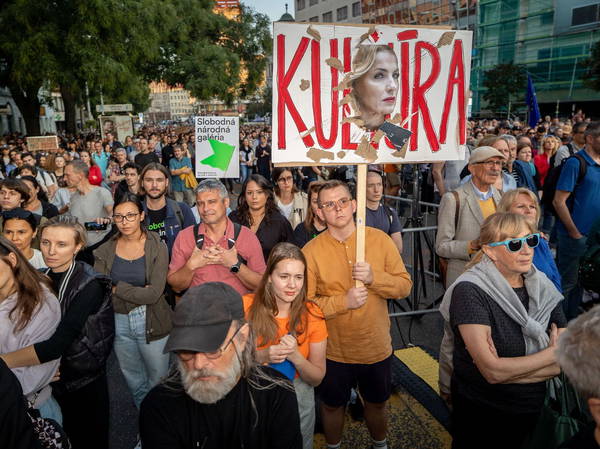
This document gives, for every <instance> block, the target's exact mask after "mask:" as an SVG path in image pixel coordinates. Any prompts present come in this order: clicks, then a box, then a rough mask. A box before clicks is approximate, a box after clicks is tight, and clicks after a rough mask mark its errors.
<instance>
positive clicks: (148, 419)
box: [140, 282, 302, 449]
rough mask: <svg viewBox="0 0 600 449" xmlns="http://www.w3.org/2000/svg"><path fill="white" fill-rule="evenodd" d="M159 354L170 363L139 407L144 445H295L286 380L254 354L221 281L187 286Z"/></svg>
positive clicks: (209, 448)
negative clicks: (166, 354)
mask: <svg viewBox="0 0 600 449" xmlns="http://www.w3.org/2000/svg"><path fill="white" fill-rule="evenodd" d="M165 352H172V353H174V354H175V358H176V364H174V365H173V369H172V371H171V373H170V375H169V376H167V378H166V379H165V380H164V381H163V382H162V383H160V384H159V385H157V386H156V387H154V388H153V389H152V390H151V391H150V393H148V395H147V396H146V398H145V399H144V401H143V402H142V406H141V409H140V437H141V441H142V447H144V449H154V448H156V449H164V448H169V449H178V448H181V449H184V448H190V447H197V448H203V449H216V448H218V449H221V448H241V447H243V448H248V449H259V448H285V449H300V448H301V447H302V437H301V434H300V419H299V417H298V405H297V403H296V394H295V393H294V389H293V386H292V384H291V383H289V381H287V380H286V379H285V378H284V377H283V376H282V375H281V374H279V373H278V372H277V371H275V370H274V369H272V368H270V367H268V366H261V365H258V364H257V363H256V359H255V356H254V355H255V354H254V353H255V342H254V338H253V334H252V329H251V327H250V325H249V324H248V323H247V322H246V321H245V319H244V307H243V303H242V297H241V296H240V294H239V293H238V292H236V291H235V290H234V289H233V288H232V287H230V286H229V285H227V284H224V283H222V282H208V283H206V284H203V285H201V286H197V287H193V288H190V289H189V290H188V291H187V293H186V294H185V295H184V296H183V298H182V299H181V301H180V302H179V303H178V304H177V307H176V308H175V313H174V315H173V329H172V330H171V334H170V335H169V339H168V341H167V344H166V346H165Z"/></svg>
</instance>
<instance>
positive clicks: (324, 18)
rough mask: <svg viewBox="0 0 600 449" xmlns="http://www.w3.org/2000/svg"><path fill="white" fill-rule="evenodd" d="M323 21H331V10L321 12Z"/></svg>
mask: <svg viewBox="0 0 600 449" xmlns="http://www.w3.org/2000/svg"><path fill="white" fill-rule="evenodd" d="M323 22H333V11H329V12H326V13H325V14H323Z"/></svg>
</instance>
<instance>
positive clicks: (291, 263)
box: [244, 243, 327, 449]
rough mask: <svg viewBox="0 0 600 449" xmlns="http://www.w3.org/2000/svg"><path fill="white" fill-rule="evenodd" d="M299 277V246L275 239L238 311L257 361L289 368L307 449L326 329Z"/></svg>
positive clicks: (301, 266)
mask: <svg viewBox="0 0 600 449" xmlns="http://www.w3.org/2000/svg"><path fill="white" fill-rule="evenodd" d="M305 280H306V260H305V259H304V255H303V254H302V251H300V249H299V248H298V247H297V246H295V245H292V244H291V243H279V244H277V245H276V246H275V247H274V248H273V249H272V250H271V254H270V255H269V260H268V261H267V269H266V271H265V274H264V275H263V278H262V280H261V283H260V285H259V286H258V288H257V289H256V293H255V294H248V295H245V296H244V311H245V313H246V319H247V320H248V321H249V322H250V323H251V325H252V329H253V331H254V334H255V335H256V339H257V354H256V357H257V359H258V361H259V363H263V364H272V365H277V366H281V365H286V364H287V365H289V366H288V368H289V367H291V368H292V369H294V370H295V375H292V376H293V378H294V380H293V382H294V388H295V390H296V397H297V399H298V410H299V414H300V428H301V431H302V440H303V444H304V448H306V449H308V448H312V446H313V432H314V426H315V404H314V387H316V386H317V385H319V384H320V383H321V380H322V379H323V376H324V375H325V350H326V347H327V328H326V326H325V320H324V319H323V314H322V313H321V310H320V309H319V307H318V306H317V305H316V304H314V303H313V302H311V301H308V299H307V297H306V283H305ZM292 376H290V377H292Z"/></svg>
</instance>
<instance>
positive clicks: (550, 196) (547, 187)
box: [542, 153, 587, 215]
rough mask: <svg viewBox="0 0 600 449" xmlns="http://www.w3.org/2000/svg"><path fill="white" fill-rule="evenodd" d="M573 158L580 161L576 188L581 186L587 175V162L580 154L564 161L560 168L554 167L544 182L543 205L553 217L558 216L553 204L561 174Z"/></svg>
mask: <svg viewBox="0 0 600 449" xmlns="http://www.w3.org/2000/svg"><path fill="white" fill-rule="evenodd" d="M571 158H576V159H577V160H578V161H579V175H578V176H577V182H576V183H575V186H578V185H579V184H581V182H582V181H583V178H585V175H586V173H587V162H586V161H585V159H584V157H583V156H582V155H581V154H578V153H575V154H574V155H573V156H569V157H568V158H566V159H563V160H562V162H561V163H560V165H559V166H558V167H554V168H552V169H551V170H550V172H549V173H548V176H546V179H545V181H544V188H543V191H544V194H543V195H542V205H543V206H544V208H545V210H547V211H549V212H550V213H551V214H553V215H557V214H556V210H555V209H554V205H553V204H552V201H554V195H555V193H556V186H557V185H558V180H559V179H560V174H561V173H562V169H563V167H564V166H565V163H566V162H567V161H568V160H569V159H571ZM573 191H575V189H573Z"/></svg>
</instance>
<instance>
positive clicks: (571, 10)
mask: <svg viewBox="0 0 600 449" xmlns="http://www.w3.org/2000/svg"><path fill="white" fill-rule="evenodd" d="M599 39H600V1H599V0H479V8H478V21H477V35H476V40H475V42H474V52H473V53H474V54H473V63H472V73H471V90H472V92H473V111H474V112H478V111H481V110H484V109H485V104H484V101H483V98H482V96H483V93H484V89H483V77H484V72H485V71H486V70H489V69H491V68H493V67H494V66H495V65H497V64H502V63H510V62H512V63H515V64H521V65H523V66H524V67H525V68H526V69H527V72H528V73H529V74H530V75H531V77H532V79H533V81H534V83H535V88H536V93H537V98H538V102H539V103H540V108H541V110H542V114H544V115H545V114H551V115H553V114H554V113H555V112H556V111H557V109H558V111H559V114H560V115H562V116H564V115H568V113H570V112H571V111H573V110H575V109H580V108H581V109H583V110H584V112H587V113H588V115H598V114H597V113H595V114H594V110H595V109H597V107H598V105H600V93H599V92H595V91H592V90H590V89H587V88H586V87H584V85H583V82H582V75H583V73H584V72H585V68H584V67H583V65H582V62H583V61H584V60H585V59H586V58H588V57H589V55H590V48H591V46H592V45H593V44H594V43H595V42H597V41H598V40H599ZM524 94H525V91H523V99H521V102H523V101H524ZM517 106H519V105H518V104H517ZM521 106H523V105H522V104H521Z"/></svg>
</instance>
